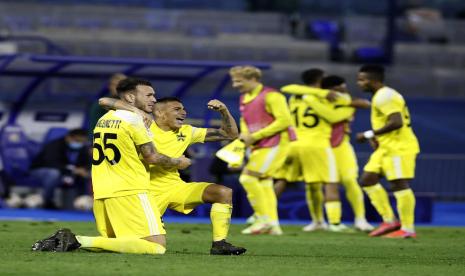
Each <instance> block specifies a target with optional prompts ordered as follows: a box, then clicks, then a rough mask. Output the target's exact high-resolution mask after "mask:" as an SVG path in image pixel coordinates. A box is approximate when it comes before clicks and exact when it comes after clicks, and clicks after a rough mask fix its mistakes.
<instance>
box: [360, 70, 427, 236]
mask: <svg viewBox="0 0 465 276" xmlns="http://www.w3.org/2000/svg"><path fill="white" fill-rule="evenodd" d="M357 84H358V86H359V87H360V88H361V89H362V90H363V91H365V92H369V93H371V94H373V99H372V106H371V127H372V129H371V130H367V131H365V132H362V133H358V134H357V140H358V141H360V142H365V141H367V140H373V139H376V141H377V144H378V146H377V148H376V149H375V151H374V152H373V154H372V155H371V156H370V159H369V160H368V163H367V164H366V165H365V167H364V168H363V175H362V177H361V180H360V183H361V184H362V186H363V189H364V190H365V192H366V193H367V194H368V197H369V198H370V200H371V203H372V204H373V206H374V207H375V208H376V210H377V211H378V213H379V214H380V215H381V216H382V218H383V223H382V224H381V225H380V226H379V227H378V228H377V229H375V230H374V231H372V232H371V233H370V236H382V235H384V237H388V238H415V237H416V234H415V229H414V211H415V195H414V194H413V191H412V189H411V188H410V185H409V182H410V180H411V179H413V178H414V177H415V160H416V156H417V155H418V153H419V152H420V147H419V145H418V140H417V138H416V136H415V134H414V133H413V130H412V127H411V125H410V113H409V110H408V108H407V104H406V103H405V100H404V98H403V97H402V95H401V94H400V93H399V92H397V91H396V90H394V89H392V88H390V87H387V86H385V84H384V68H383V67H382V66H378V65H365V66H362V67H361V68H360V70H359V72H358V77H357ZM381 176H385V177H386V179H387V180H388V181H389V183H390V184H391V187H392V190H393V192H394V196H395V198H396V200H397V211H398V213H399V217H400V223H399V222H398V221H397V220H396V218H395V216H394V213H393V211H392V208H391V205H390V203H389V198H388V195H387V193H386V191H385V189H384V188H383V186H381V184H380V183H379V181H380V177H381ZM399 228H400V229H399Z"/></svg>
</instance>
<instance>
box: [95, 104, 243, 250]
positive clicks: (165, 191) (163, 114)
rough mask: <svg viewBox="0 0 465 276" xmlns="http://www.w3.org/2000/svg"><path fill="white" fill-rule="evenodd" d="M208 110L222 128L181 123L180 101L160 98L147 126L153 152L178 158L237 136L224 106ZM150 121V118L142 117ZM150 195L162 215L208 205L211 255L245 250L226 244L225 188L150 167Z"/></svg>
mask: <svg viewBox="0 0 465 276" xmlns="http://www.w3.org/2000/svg"><path fill="white" fill-rule="evenodd" d="M100 102H101V103H102V104H103V105H105V106H106V107H107V108H108V107H116V108H120V109H126V110H130V111H134V112H140V110H137V109H135V108H134V107H132V106H130V105H127V104H125V103H123V102H122V101H117V100H115V99H111V98H103V99H101V100H100ZM207 108H209V109H211V110H214V111H217V112H219V113H220V114H221V127H220V128H219V129H215V128H197V127H193V126H191V125H188V124H183V123H184V120H185V119H186V110H185V108H184V106H183V104H182V102H181V101H180V100H179V99H177V98H174V97H171V98H163V99H159V100H158V101H157V103H156V104H155V107H154V110H153V115H154V118H155V121H154V122H151V120H149V123H150V132H151V133H152V137H153V138H152V139H153V142H154V143H155V147H156V149H157V150H158V151H159V152H160V153H163V154H165V155H167V156H170V157H172V158H177V157H180V156H182V155H183V153H184V152H185V151H186V150H187V148H188V147H189V146H190V145H192V144H195V143H204V142H213V141H222V140H233V139H235V138H237V136H238V129H237V125H236V122H235V121H234V118H233V117H232V116H231V113H230V112H229V110H228V108H227V107H226V105H225V104H224V103H222V102H220V101H218V100H211V101H209V102H208V104H207ZM143 115H144V116H146V117H148V118H150V116H149V115H147V114H143ZM149 191H150V195H151V196H152V197H153V198H154V199H155V202H156V203H157V205H158V210H159V212H160V214H161V215H163V214H164V213H165V211H166V209H167V208H170V209H172V210H175V211H178V212H180V213H183V214H189V213H190V212H192V210H194V208H195V207H196V206H198V205H200V204H204V203H211V204H212V208H211V211H210V218H211V221H212V227H213V231H212V232H213V243H212V247H211V250H210V253H211V254H213V255H240V254H243V253H244V252H245V251H246V249H245V248H242V247H237V246H234V245H232V244H230V243H228V242H226V237H227V235H228V231H229V225H230V221H231V212H232V190H231V189H230V188H228V187H225V186H223V185H218V184H212V183H206V182H189V183H187V182H185V181H183V180H182V179H181V177H180V175H179V172H178V170H177V168H168V167H163V166H157V165H154V166H150V187H149Z"/></svg>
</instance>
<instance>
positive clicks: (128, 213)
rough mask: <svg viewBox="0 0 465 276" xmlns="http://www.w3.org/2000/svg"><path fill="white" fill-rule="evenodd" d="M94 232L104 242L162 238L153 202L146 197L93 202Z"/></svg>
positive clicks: (161, 224) (163, 228)
mask: <svg viewBox="0 0 465 276" xmlns="http://www.w3.org/2000/svg"><path fill="white" fill-rule="evenodd" d="M94 216H95V222H96V224H97V230H98V232H99V233H100V235H102V236H103V237H108V238H144V237H148V236H154V235H164V234H166V231H165V226H164V225H163V222H162V221H161V216H160V212H159V211H158V208H157V205H156V203H155V198H154V197H153V196H150V195H149V194H147V193H140V194H135V195H128V196H121V197H111V198H104V199H96V200H94Z"/></svg>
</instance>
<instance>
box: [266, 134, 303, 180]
mask: <svg viewBox="0 0 465 276" xmlns="http://www.w3.org/2000/svg"><path fill="white" fill-rule="evenodd" d="M273 178H275V179H285V180H286V181H287V182H297V181H302V180H303V177H302V166H301V165H300V160H299V154H298V148H297V147H296V143H290V144H289V153H288V155H287V157H286V161H285V162H284V164H283V165H282V166H281V167H280V168H279V169H278V170H277V171H276V173H275V174H273Z"/></svg>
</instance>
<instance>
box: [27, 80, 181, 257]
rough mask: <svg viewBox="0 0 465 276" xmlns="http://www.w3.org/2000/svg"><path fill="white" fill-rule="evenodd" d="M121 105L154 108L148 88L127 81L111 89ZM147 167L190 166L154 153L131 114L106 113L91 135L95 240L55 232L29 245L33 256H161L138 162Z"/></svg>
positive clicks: (161, 239) (155, 217) (159, 227)
mask: <svg viewBox="0 0 465 276" xmlns="http://www.w3.org/2000/svg"><path fill="white" fill-rule="evenodd" d="M117 91H118V96H119V97H120V99H121V101H123V102H125V103H126V104H128V105H130V106H133V107H137V108H139V109H141V110H144V111H146V112H150V111H151V110H152V107H153V105H154V104H155V96H154V95H155V92H154V90H153V88H152V86H151V84H150V82H148V81H145V80H139V79H134V78H127V79H124V80H122V81H120V82H119V84H118V86H117ZM139 154H141V155H142V157H143V159H144V160H145V161H146V162H147V163H150V164H153V165H158V166H163V167H166V168H168V167H174V168H180V169H182V168H185V167H187V166H188V165H190V160H189V159H186V158H184V157H182V156H181V157H179V158H170V157H167V156H165V155H162V154H160V153H158V152H157V151H156V150H155V147H154V145H153V142H152V137H151V135H150V133H149V132H148V130H147V129H146V127H145V126H144V123H143V121H142V118H141V117H140V116H139V115H137V114H134V113H132V112H128V111H125V110H116V111H109V112H107V113H106V114H105V115H104V116H103V117H102V118H100V120H99V121H98V122H97V125H96V127H95V129H94V144H93V160H92V183H93V191H94V216H95V221H96V225H97V230H98V231H99V233H100V235H101V236H99V237H87V236H75V235H74V234H73V233H72V232H71V231H70V230H69V229H60V230H58V231H57V232H56V233H55V234H53V235H52V236H50V237H48V238H46V239H44V240H40V241H38V242H36V243H35V244H34V245H33V248H32V249H33V250H37V251H57V252H64V251H72V250H75V249H77V248H84V249H92V250H105V251H112V252H121V253H141V254H164V253H165V251H166V249H165V246H166V245H165V244H166V242H165V230H164V226H163V223H162V221H161V217H160V213H159V211H158V208H157V205H156V203H155V199H154V197H151V196H150V194H149V184H150V176H149V173H148V171H147V170H146V167H145V166H144V164H143V163H142V162H141V160H140V159H139Z"/></svg>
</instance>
